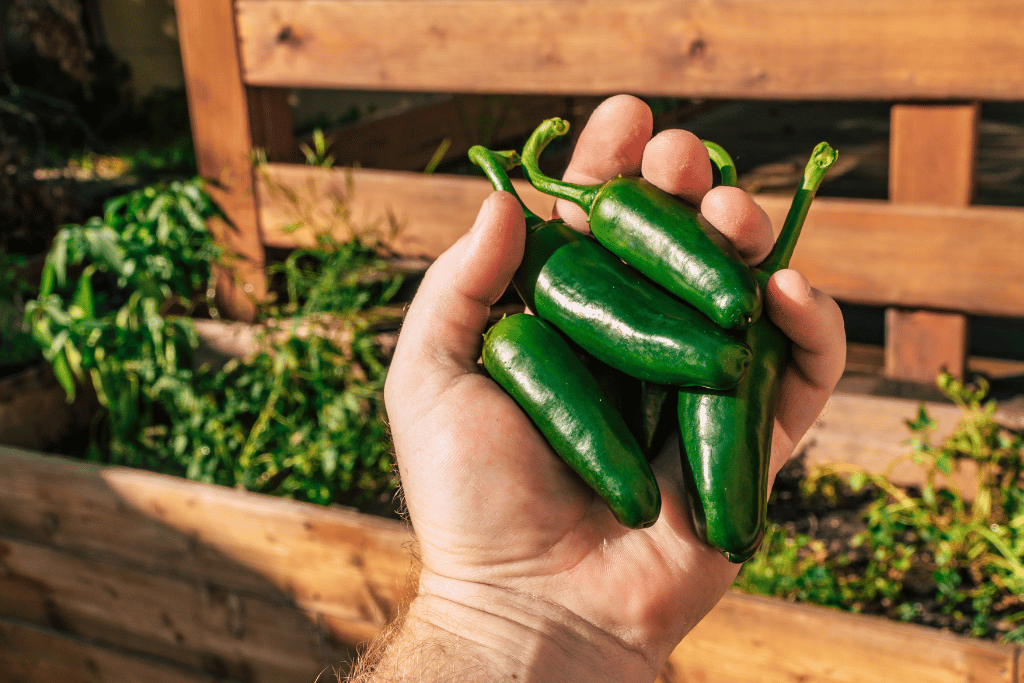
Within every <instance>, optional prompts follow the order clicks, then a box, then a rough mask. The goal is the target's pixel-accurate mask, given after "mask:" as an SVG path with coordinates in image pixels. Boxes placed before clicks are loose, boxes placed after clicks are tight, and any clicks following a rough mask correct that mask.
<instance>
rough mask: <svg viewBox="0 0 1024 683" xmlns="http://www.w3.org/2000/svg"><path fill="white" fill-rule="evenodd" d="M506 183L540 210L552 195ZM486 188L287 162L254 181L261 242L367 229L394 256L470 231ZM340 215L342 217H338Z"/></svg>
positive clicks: (440, 178)
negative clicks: (393, 232) (381, 241)
mask: <svg viewBox="0 0 1024 683" xmlns="http://www.w3.org/2000/svg"><path fill="white" fill-rule="evenodd" d="M513 182H514V183H515V186H516V191H517V192H518V193H519V196H520V197H522V198H523V201H524V202H526V204H527V206H529V207H530V208H531V209H533V210H534V211H536V212H537V213H538V214H539V215H549V214H550V213H551V207H552V206H553V205H554V200H553V199H551V198H550V197H548V196H546V195H544V194H542V193H540V192H538V191H537V190H535V189H533V187H532V186H531V185H530V184H529V183H527V182H525V181H513ZM490 192H491V185H490V183H488V182H487V181H486V180H484V179H483V178H474V177H470V176H452V175H443V174H437V175H423V174H420V173H409V172H401V171H394V172H392V171H378V170H373V169H358V170H354V171H353V170H347V169H337V170H328V171H325V170H322V169H313V168H310V167H308V166H301V165H292V164H267V165H266V166H265V167H264V168H263V169H262V171H261V173H260V183H259V184H258V185H257V193H258V196H259V197H260V204H261V206H262V213H261V220H262V221H263V224H264V225H265V226H266V229H265V231H264V239H265V240H266V243H267V244H268V245H272V246H279V247H294V246H310V245H312V244H313V243H314V242H315V239H314V235H315V234H316V232H318V231H329V232H330V233H331V234H333V235H335V236H336V237H337V238H339V239H346V238H348V237H351V236H352V235H353V234H356V233H360V232H363V231H366V230H369V232H371V233H374V234H377V235H379V236H381V237H383V238H386V239H387V241H388V242H389V244H390V245H391V247H392V248H393V249H394V250H395V251H397V252H398V253H399V254H402V255H405V256H416V257H426V258H429V259H434V258H437V257H438V256H439V255H441V253H442V252H444V250H445V249H447V248H448V247H450V246H451V245H452V244H454V243H455V240H457V239H458V238H459V237H460V236H461V235H462V234H463V233H464V232H465V231H466V230H468V229H469V226H471V225H472V224H473V220H474V218H475V217H476V214H477V212H478V211H479V210H480V204H481V203H482V202H483V200H484V199H485V198H486V197H487V195H488V194H489V193H490ZM345 209H347V212H346V211H345ZM342 213H344V214H345V215H346V217H347V220H342V219H340V218H339V216H340V215H341V214H342ZM467 221H468V222H467ZM297 225H298V226H300V227H299V229H297V230H296V229H295V226H297ZM392 229H397V233H396V234H395V236H394V237H393V238H391V237H390V232H391V231H392Z"/></svg>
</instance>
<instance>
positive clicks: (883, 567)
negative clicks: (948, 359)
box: [737, 374, 1024, 642]
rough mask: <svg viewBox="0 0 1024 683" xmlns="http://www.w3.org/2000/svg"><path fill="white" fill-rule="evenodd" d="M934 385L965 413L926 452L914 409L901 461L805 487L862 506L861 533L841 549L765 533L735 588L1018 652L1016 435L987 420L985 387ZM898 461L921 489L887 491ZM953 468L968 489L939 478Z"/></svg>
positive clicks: (928, 434)
mask: <svg viewBox="0 0 1024 683" xmlns="http://www.w3.org/2000/svg"><path fill="white" fill-rule="evenodd" d="M938 384H939V387H940V388H941V389H942V391H943V392H944V393H945V394H946V395H947V396H948V397H949V398H950V399H951V400H953V401H954V402H955V403H956V404H957V405H959V406H960V407H961V409H962V411H963V417H962V420H961V422H960V423H959V425H958V426H957V428H956V429H955V430H954V431H953V433H952V434H950V435H949V436H948V437H946V438H944V439H943V440H942V441H941V442H939V443H934V431H935V428H936V423H935V422H934V420H932V419H931V418H930V417H929V415H928V413H927V411H926V410H925V409H924V408H923V407H922V408H921V409H920V411H919V414H918V416H917V418H916V419H914V420H910V421H908V422H907V426H908V428H909V429H910V431H911V435H912V436H911V439H910V446H911V448H910V452H909V453H908V454H907V456H906V457H905V458H900V459H898V460H897V461H895V462H893V463H892V464H891V465H890V467H889V469H888V470H887V472H883V473H880V474H876V473H871V472H868V471H866V470H864V469H861V468H859V467H856V466H851V465H845V464H832V465H825V466H822V467H819V468H817V469H816V470H815V471H813V472H812V473H811V474H810V475H809V476H807V477H806V478H805V479H804V480H803V482H802V484H801V487H802V493H803V497H804V499H805V500H806V501H815V500H816V501H818V502H820V503H825V504H834V503H835V502H836V501H838V500H840V499H850V498H851V497H856V496H862V497H863V498H864V500H865V501H866V503H865V504H864V506H863V507H862V508H861V510H860V529H859V531H858V532H857V533H856V534H855V535H854V536H853V537H852V538H851V539H850V540H849V543H848V544H829V543H826V542H824V541H823V540H822V539H816V538H813V537H812V536H811V535H808V534H791V533H789V532H787V531H786V529H785V528H784V527H783V526H782V525H772V527H771V529H770V531H769V534H768V537H767V539H766V542H765V547H764V549H763V550H762V551H761V552H760V553H759V554H758V555H757V556H756V557H755V558H754V559H753V560H752V561H750V562H749V563H748V564H747V565H745V566H744V567H743V570H742V572H741V574H740V577H739V579H738V581H737V587H739V588H741V589H742V590H747V591H750V592H755V593H762V594H768V595H776V596H781V597H786V598H790V599H794V600H798V601H803V602H810V603H815V604H821V605H827V606H832V607H838V608H842V609H846V610H850V611H856V612H870V613H877V614H883V615H885V616H888V617H890V618H893V619H897V620H901V621H911V622H918V623H925V624H930V625H933V626H938V627H942V628H946V629H949V630H952V631H955V632H959V633H966V634H970V635H973V636H978V637H985V638H994V639H1001V640H1004V641H1011V642H1024V564H1022V561H1021V558H1022V557H1024V490H1022V488H1021V486H1020V478H1021V469H1022V455H1024V437H1022V435H1021V434H1020V433H1019V432H1018V431H1015V430H1014V429H1011V428H1008V427H1007V426H1005V425H1002V424H1000V422H999V421H998V420H997V419H996V409H997V405H996V402H995V401H994V400H989V399H987V398H986V397H987V395H988V386H987V384H986V383H985V382H984V381H983V380H979V381H978V382H977V384H975V385H965V384H964V383H961V382H959V381H957V380H956V379H954V378H953V377H952V376H950V375H948V374H943V375H941V376H940V377H939V380H938ZM906 460H909V461H912V462H913V463H915V464H916V465H917V466H919V467H920V468H921V469H922V471H923V474H924V483H923V484H922V485H921V486H920V487H919V488H916V489H909V488H904V487H899V486H896V485H895V484H893V483H892V482H891V481H890V479H889V477H888V476H887V473H888V472H891V471H892V468H893V467H895V466H896V465H898V464H901V463H902V462H905V461H906ZM960 469H962V470H964V471H965V472H973V473H974V474H973V477H971V478H970V479H971V481H972V485H971V486H970V487H969V489H968V490H959V489H957V488H956V487H955V486H954V485H953V484H952V483H950V482H951V480H950V479H948V478H947V477H949V476H950V475H951V474H953V473H954V471H956V470H960Z"/></svg>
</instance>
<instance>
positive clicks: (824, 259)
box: [258, 164, 1024, 316]
mask: <svg viewBox="0 0 1024 683" xmlns="http://www.w3.org/2000/svg"><path fill="white" fill-rule="evenodd" d="M516 187H517V188H518V189H519V191H520V192H521V193H522V196H523V197H524V200H525V201H526V203H527V204H528V205H529V206H530V207H531V208H532V209H533V210H534V211H537V212H539V213H541V212H542V213H543V214H544V215H547V214H548V213H550V207H551V205H552V203H551V202H550V200H549V198H547V197H546V196H544V195H542V194H541V193H539V192H536V191H535V190H532V188H530V187H529V186H527V185H526V184H525V183H519V184H517V186H516ZM282 188H290V191H291V192H292V195H291V196H293V197H297V198H298V199H297V201H296V202H295V203H291V202H288V201H281V200H280V198H275V197H274V196H272V195H273V194H274V193H275V192H281V189H282ZM258 192H259V193H260V197H261V204H262V206H263V207H264V208H263V221H264V229H265V233H264V234H265V239H266V240H267V243H268V244H273V245H275V246H289V245H297V244H308V243H309V242H310V241H311V238H310V234H311V233H310V232H309V230H311V229H328V228H330V227H331V225H332V223H333V224H335V225H336V230H337V234H338V236H339V237H344V236H345V235H347V234H351V232H352V230H353V229H361V228H363V227H370V228H373V229H375V230H377V231H378V233H379V234H381V235H383V236H384V237H388V225H389V220H388V217H389V216H391V217H392V218H393V219H394V220H395V222H396V223H397V224H398V225H399V226H400V227H401V228H402V229H401V230H400V231H399V232H398V235H397V237H395V238H393V239H392V241H391V243H392V244H393V246H394V248H395V249H396V250H397V251H398V252H399V253H402V254H405V255H408V256H422V257H427V258H436V257H437V256H438V255H440V254H441V252H443V251H444V250H445V249H447V248H448V247H449V246H451V245H452V244H453V243H454V242H455V240H456V239H458V238H459V236H461V235H462V234H463V233H464V232H465V231H466V230H467V229H468V228H469V226H470V225H472V224H473V220H474V218H475V217H476V214H477V211H478V210H479V207H480V202H481V201H482V200H483V199H484V197H486V196H487V193H488V192H489V185H488V184H487V183H486V181H484V180H482V179H477V178H472V177H463V176H446V175H433V176H424V175H422V174H414V173H399V172H394V173H392V172H382V171H373V170H356V171H340V170H335V171H321V170H317V169H309V168H305V167H302V166H292V165H287V164H269V165H267V167H266V168H265V169H264V175H263V179H262V182H261V184H260V186H259V187H258ZM756 199H757V201H758V202H759V203H760V204H761V206H762V207H763V208H764V209H765V210H766V211H767V213H768V215H769V217H770V218H771V219H772V223H773V225H774V226H775V227H776V229H778V228H780V227H781V225H782V222H783V220H784V218H785V215H786V212H787V210H788V208H789V203H790V198H789V197H784V196H782V197H780V196H769V195H759V196H757V197H756ZM302 207H305V208H302ZM339 207H347V208H346V209H345V212H346V215H347V216H348V217H349V219H350V224H349V225H345V224H343V223H341V222H338V221H337V220H336V219H335V218H334V216H335V215H336V214H337V212H338V211H339V210H340V209H339ZM303 221H305V227H303V228H301V229H299V230H297V231H293V232H289V230H288V226H290V225H295V224H297V223H302V222H303ZM964 226H971V228H970V230H971V239H970V240H969V241H964V239H963V235H964ZM1021 254H1024V209H1020V208H996V207H966V208H947V207H934V206H915V205H895V204H890V203H889V202H882V201H873V200H849V199H828V198H818V199H816V200H815V202H814V205H813V206H812V207H811V211H810V214H809V215H808V218H807V224H806V226H805V228H804V231H803V233H802V235H801V237H800V243H799V244H798V245H797V248H796V252H795V254H794V255H793V267H794V268H797V269H798V270H800V271H802V272H803V273H804V274H805V275H807V277H808V278H809V279H810V281H811V283H812V284H813V285H814V286H815V287H818V288H820V289H822V290H824V291H826V292H828V293H829V294H831V295H832V296H834V297H836V298H837V299H841V300H844V301H848V302H851V303H861V304H871V305H893V304H899V305H902V306H908V307H920V308H936V309H944V310H952V311H962V312H966V313H976V314H981V315H996V316H1022V315H1024V278H1021V277H1020V269H1021V265H1022V257H1021ZM954 255H955V256H954ZM993 283H999V286H998V287H993Z"/></svg>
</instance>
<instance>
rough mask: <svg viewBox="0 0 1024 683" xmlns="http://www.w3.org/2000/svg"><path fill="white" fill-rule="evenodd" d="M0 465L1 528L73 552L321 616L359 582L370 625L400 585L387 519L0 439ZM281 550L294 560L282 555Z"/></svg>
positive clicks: (404, 533)
mask: <svg viewBox="0 0 1024 683" xmlns="http://www.w3.org/2000/svg"><path fill="white" fill-rule="evenodd" d="M0 473H2V475H0V523H2V524H3V525H4V527H5V533H6V534H8V535H11V536H15V537H19V538H24V539H26V540H32V541H36V542H39V543H45V544H49V545H53V546H56V547H61V548H66V549H68V550H71V551H73V552H76V553H79V554H81V555H82V556H83V557H90V558H98V559H107V560H114V559H116V560H117V561H118V562H122V563H125V564H129V565H134V566H139V567H144V568H147V569H148V570H149V571H154V572H159V573H163V574H168V575H171V576H179V577H185V578H191V579H193V580H201V581H207V582H211V583H213V584H215V585H220V586H225V587H228V588H232V589H237V590H243V591H251V592H253V593H256V594H275V593H276V594H283V595H284V596H287V597H288V599H290V600H294V601H295V603H296V604H299V605H300V606H303V607H304V608H308V609H315V610H317V611H323V612H325V613H332V612H334V611H336V610H334V609H333V608H332V604H333V603H334V601H335V599H342V600H349V599H350V597H351V594H352V591H355V590H357V589H358V590H361V591H362V593H361V594H362V600H361V603H362V604H363V607H364V608H365V609H366V610H367V613H368V614H371V615H376V616H375V617H374V618H375V619H376V620H377V622H378V623H383V621H384V620H386V618H387V617H388V616H389V615H390V613H391V612H392V611H393V610H394V609H396V608H397V603H398V602H399V601H400V599H401V596H402V595H404V593H405V591H406V590H408V586H409V582H410V571H411V565H410V559H411V555H410V552H409V549H410V546H411V543H412V540H411V535H410V533H409V530H408V528H407V527H406V525H405V524H403V523H401V522H399V521H397V520H391V519H384V518H380V517H374V516H370V515H365V514H360V513H358V512H356V511H353V510H346V509H338V508H325V507H321V506H317V505H313V504H310V503H301V502H297V501H292V500H286V499H281V498H275V497H272V496H264V495H260V494H255V493H249V492H246V491H241V490H235V489H230V488H227V487H223V486H216V485H211V484H202V483H198V482H191V481H186V480H184V479H179V478H177V477H172V476H168V475H162V474H156V473H152V472H144V471H140V470H133V469H130V468H124V467H109V466H108V467H104V466H99V465H96V464H92V463H85V462H81V461H76V460H73V459H68V458H60V457H52V456H44V455H41V454H36V453H31V452H27V451H21V450H17V449H11V448H6V447H0ZM281 548H287V550H288V556H289V557H290V556H294V557H295V558H297V559H293V560H292V561H290V562H284V563H282V561H281V557H280V549H281ZM239 567H244V568H246V571H244V572H242V571H239ZM268 592H269V593H268ZM343 596H344V597H343ZM396 596H397V597H396ZM341 614H344V610H342V612H341Z"/></svg>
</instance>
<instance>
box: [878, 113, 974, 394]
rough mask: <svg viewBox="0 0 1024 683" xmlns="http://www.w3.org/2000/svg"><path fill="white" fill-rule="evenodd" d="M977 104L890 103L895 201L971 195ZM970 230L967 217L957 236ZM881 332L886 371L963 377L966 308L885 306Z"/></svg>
mask: <svg viewBox="0 0 1024 683" xmlns="http://www.w3.org/2000/svg"><path fill="white" fill-rule="evenodd" d="M979 111H980V107H979V105H978V104H977V103H971V104H960V105H936V104H931V105H908V104H901V105H896V106H894V107H893V108H892V114H891V117H890V119H891V122H890V144H889V149H890V152H889V200H890V201H892V202H895V203H900V204H931V205H938V206H957V207H963V206H967V205H969V204H970V203H971V200H972V199H973V197H974V176H975V173H974V171H975V166H976V165H977V157H978V118H979ZM971 233H973V230H970V232H969V228H968V227H967V225H965V226H964V227H963V236H962V239H963V240H964V241H967V240H971V239H973V234H971ZM953 253H954V252H951V253H950V255H951V256H952V254H953ZM954 258H955V257H954ZM951 260H953V259H951ZM885 335H886V340H885V375H886V376H887V377H890V378H893V379H897V380H902V381H910V382H920V383H926V384H929V383H932V382H934V381H935V378H936V377H937V376H938V374H939V372H940V371H942V370H946V371H948V372H950V373H952V374H953V375H954V376H956V377H958V378H963V376H964V372H965V371H966V368H967V354H968V348H967V337H968V321H967V317H966V316H964V315H962V314H953V313H947V312H942V311H913V310H907V309H904V308H890V309H888V311H887V315H886V325H885Z"/></svg>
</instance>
